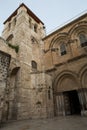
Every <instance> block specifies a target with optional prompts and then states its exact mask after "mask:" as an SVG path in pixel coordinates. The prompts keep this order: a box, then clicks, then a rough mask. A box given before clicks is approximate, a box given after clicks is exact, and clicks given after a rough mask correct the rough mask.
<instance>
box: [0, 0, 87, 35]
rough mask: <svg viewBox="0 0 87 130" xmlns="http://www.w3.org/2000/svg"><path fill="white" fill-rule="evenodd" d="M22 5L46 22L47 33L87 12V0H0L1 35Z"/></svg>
mask: <svg viewBox="0 0 87 130" xmlns="http://www.w3.org/2000/svg"><path fill="white" fill-rule="evenodd" d="M20 3H25V4H26V5H27V6H28V7H29V8H30V9H31V10H32V11H33V12H34V13H35V14H36V15H37V16H38V17H39V18H40V19H41V20H42V21H43V22H44V24H45V26H46V32H47V33H49V32H51V31H53V30H55V29H57V28H58V26H60V25H62V24H65V23H66V22H67V21H69V20H72V18H74V19H75V17H78V16H80V15H81V14H84V13H85V12H87V0H0V35H1V32H2V30H3V22H4V21H5V20H6V19H7V18H8V17H9V15H11V13H12V12H13V11H15V9H16V8H17V7H18V6H19V4H20Z"/></svg>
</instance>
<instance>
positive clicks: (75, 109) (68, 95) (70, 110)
mask: <svg viewBox="0 0 87 130" xmlns="http://www.w3.org/2000/svg"><path fill="white" fill-rule="evenodd" d="M63 97H64V107H65V115H80V114H81V106H80V102H79V97H78V93H77V91H76V90H72V91H65V92H63Z"/></svg>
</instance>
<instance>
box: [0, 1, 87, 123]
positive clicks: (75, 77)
mask: <svg viewBox="0 0 87 130" xmlns="http://www.w3.org/2000/svg"><path fill="white" fill-rule="evenodd" d="M0 77H1V78H0V120H2V121H6V120H21V119H32V118H51V117H54V116H67V115H74V114H79V115H87V113H86V111H87V13H86V14H84V15H82V16H80V17H79V18H77V19H75V20H74V21H72V22H70V23H68V24H67V25H65V26H63V27H61V28H59V29H58V30H56V31H54V32H52V33H51V34H49V35H47V36H46V34H45V26H44V23H43V22H42V21H41V20H40V19H39V18H38V17H37V16H36V15H35V14H34V13H33V12H32V11H31V10H30V9H29V8H28V7H27V6H26V5H25V4H23V3H22V4H21V5H20V6H19V7H18V8H17V9H16V10H15V11H14V12H13V13H12V15H11V16H9V18H8V19H7V20H6V21H5V22H4V30H3V32H2V37H0Z"/></svg>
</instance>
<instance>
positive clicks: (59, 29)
mask: <svg viewBox="0 0 87 130" xmlns="http://www.w3.org/2000/svg"><path fill="white" fill-rule="evenodd" d="M86 15H87V13H85V14H83V15H81V16H79V17H78V18H76V19H74V20H72V21H71V22H69V23H67V24H65V25H64V26H62V27H60V28H58V29H57V30H55V31H53V32H52V33H50V34H48V35H47V36H46V37H44V38H43V40H45V39H47V38H48V37H50V36H52V35H54V34H55V33H57V32H58V31H61V30H62V29H63V28H65V27H67V26H69V25H71V24H73V23H74V22H76V21H78V20H80V19H82V18H84V17H85V16H86Z"/></svg>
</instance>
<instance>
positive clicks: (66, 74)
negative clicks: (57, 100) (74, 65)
mask: <svg viewBox="0 0 87 130" xmlns="http://www.w3.org/2000/svg"><path fill="white" fill-rule="evenodd" d="M53 87H54V92H63V91H69V90H75V89H78V88H79V80H78V75H77V74H76V73H75V72H72V71H68V70H65V71H62V72H60V73H59V74H58V75H56V78H55V79H54V82H53Z"/></svg>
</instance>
